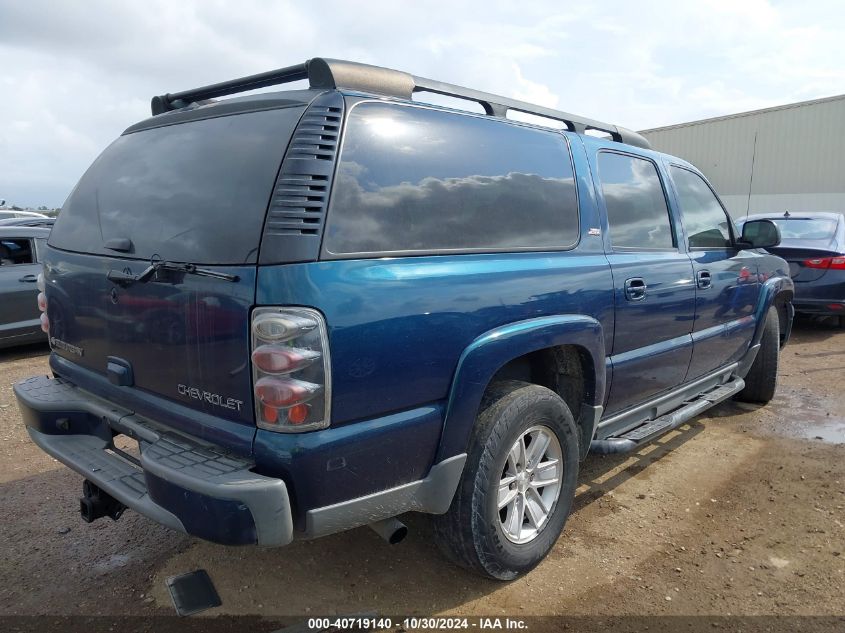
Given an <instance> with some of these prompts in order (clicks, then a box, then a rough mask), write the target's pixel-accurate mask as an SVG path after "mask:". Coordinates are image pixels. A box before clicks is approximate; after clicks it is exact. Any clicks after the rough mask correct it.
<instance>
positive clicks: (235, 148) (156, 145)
mask: <svg viewBox="0 0 845 633" xmlns="http://www.w3.org/2000/svg"><path fill="white" fill-rule="evenodd" d="M294 81H307V82H308V87H307V88H305V89H299V90H290V91H284V92H270V93H265V94H258V95H255V94H253V95H250V96H241V97H234V98H229V99H222V100H221V99H219V97H222V96H226V95H232V94H235V93H238V92H243V91H247V90H252V89H254V88H262V87H266V86H270V85H277V84H283V83H287V82H294ZM418 93H434V94H436V95H441V97H438V98H441V99H442V95H446V96H449V97H451V98H453V99H456V100H458V101H457V103H466V104H467V106H468V109H470V107H474V108H477V109H478V110H480V112H477V113H476V112H470V111H465V110H462V109H455V108H448V107H443V106H438V105H431V104H427V103H421V102H420V101H418V100H415V99H414V97H415V96H417V97H419V96H420V95H419V94H418ZM152 112H153V116H152V117H151V118H149V119H147V120H144V121H141V122H140V123H137V124H135V125H133V126H131V127H130V128H128V129H127V130H126V131H125V132H124V133H123V134H122V135H121V136H120V137H119V138H118V139H117V140H116V141H114V142H113V143H112V144H111V145H110V146H109V147H108V148H107V149H106V150H105V151H104V152H103V154H102V155H101V156H100V157H99V158H98V159H97V160H96V161H95V162H94V164H93V165H92V166H91V167H90V168H89V169H88V171H87V172H86V173H85V175H84V176H83V177H82V179H81V180H80V182H79V184H78V185H77V186H76V188H75V189H74V190H73V192H72V193H71V194H70V196H69V197H68V200H67V201H66V203H65V205H64V208H63V209H62V212H61V214H60V216H59V218H58V221H57V222H56V224H55V226H54V228H53V230H52V233H51V235H50V239H49V242H48V245H47V247H46V248H45V249H44V250H45V252H44V257H43V260H44V272H43V278H41V279H40V280H39V282H40V285H41V292H42V295H41V296H40V297H39V305H40V306H42V307H43V308H45V310H46V311H45V314H44V317H43V323H44V326H45V328H47V329H48V334H49V339H50V343H51V348H52V353H51V355H50V366H51V370H52V374H53V375H52V377H46V376H39V377H34V378H30V379H27V380H24V381H23V382H21V383H19V384H17V385H16V386H15V392H16V395H17V398H18V402H19V404H20V408H21V411H22V414H23V419H24V422H25V424H26V425H27V428H28V431H29V434H30V436H31V438H32V440H33V441H34V442H35V443H36V444H37V445H38V446H40V447H41V448H42V449H43V450H44V451H46V452H47V453H49V454H50V455H52V456H53V457H55V458H56V459H57V460H59V461H61V462H63V463H64V464H66V465H67V466H69V467H70V468H71V469H73V470H75V471H77V472H78V473H80V474H81V475H82V476H83V477H84V478H85V481H84V484H83V496H82V498H81V499H80V510H81V513H82V517H83V518H84V519H85V520H87V521H93V520H95V519H98V518H100V517H104V516H109V517H111V518H112V519H117V518H118V517H119V516H120V515H121V514H122V513H123V512H124V510H125V509H127V508H129V509H132V510H134V511H136V512H140V513H141V514H144V515H146V516H148V517H150V518H152V519H153V520H155V521H158V522H159V523H162V524H164V525H166V526H169V527H171V528H173V529H175V530H179V531H182V532H186V533H188V534H192V535H195V536H197V537H200V538H203V539H208V540H211V541H215V542H218V543H224V544H258V545H262V546H280V545H285V544H287V543H290V542H291V541H292V540H293V539H296V538H313V537H318V536H322V535H326V534H331V533H334V532H337V531H340V530H345V529H349V528H352V527H356V526H361V525H370V526H372V527H373V528H374V529H375V530H376V531H378V532H379V533H380V534H381V535H382V536H384V538H385V539H387V540H388V541H390V542H396V541H398V540H400V539H401V538H402V536H404V533H405V532H406V528H405V527H404V526H403V525H402V524H401V523H400V522H399V521H398V520H397V518H396V517H397V516H398V515H400V514H402V513H405V512H409V511H415V512H422V513H429V514H432V515H435V516H434V518H433V520H434V525H435V530H434V533H435V536H436V539H437V541H438V544H439V546H440V548H441V549H442V551H443V552H444V554H445V555H446V556H447V558H449V559H450V560H452V561H453V562H455V563H457V564H459V565H462V566H464V567H466V568H468V569H471V570H474V571H476V572H478V573H481V574H483V575H487V576H490V577H493V578H498V579H503V580H508V579H512V578H515V577H517V576H518V575H520V574H522V573H525V572H527V571H528V570H530V569H531V568H532V567H534V566H535V565H536V564H537V563H538V562H539V561H540V560H542V559H543V557H544V556H545V555H546V554H547V553H548V551H549V550H550V549H551V547H552V546H553V544H554V543H555V541H556V540H557V538H558V537H559V535H560V532H561V530H562V528H563V525H564V522H565V521H566V518H567V515H568V514H569V512H570V509H571V507H572V500H573V496H574V491H575V487H576V478H577V475H578V467H579V462H580V461H582V460H583V459H584V458H585V457H586V456H587V454H588V453H589V452H594V453H624V452H627V451H634V450H637V449H638V448H639V447H641V446H642V445H643V444H644V443H646V442H649V441H651V440H653V439H654V438H656V437H658V436H660V435H661V434H663V433H666V432H667V431H670V430H672V429H674V428H677V427H678V426H680V425H681V424H683V423H684V422H685V421H687V420H689V419H690V418H692V417H694V416H696V415H698V414H700V413H701V412H703V411H705V410H706V409H708V408H709V407H712V406H713V405H715V404H716V403H718V402H721V401H723V400H725V399H728V398H731V397H737V398H739V399H742V400H746V401H755V402H762V403H765V402H767V401H769V400H770V399H771V398H772V396H773V394H774V391H775V384H776V379H777V367H778V355H779V350H780V348H781V347H782V346H783V345H784V344H785V342H786V341H787V339H788V337H789V331H790V327H791V323H792V316H793V310H792V302H791V301H792V297H793V283H792V281H791V279H790V276H789V270H788V267H787V265H786V263H785V262H784V261H783V260H782V259H780V258H778V257H775V256H773V255H770V254H768V253H767V252H766V251H765V250H763V248H764V247H771V246H776V245H777V243H778V242H779V239H780V238H779V233H778V229H777V227H776V226H775V225H774V224H773V223H772V222H770V221H768V220H760V221H753V222H747V223H746V224H745V225H744V226H743V230H742V233H741V234H738V232H737V229H736V227H735V225H734V224H733V222H732V221H731V220H730V217H729V216H728V214H727V213H726V211H725V209H724V207H723V205H722V204H721V203H720V201H719V199H718V197H717V196H716V195H715V194H714V192H713V190H712V189H711V187H710V185H709V184H708V183H707V181H706V180H705V179H704V177H703V176H702V175H701V173H700V172H699V171H697V170H696V169H695V168H694V167H693V166H692V165H690V164H688V163H686V162H684V161H683V160H680V159H678V158H674V157H672V156H667V155H665V154H661V153H658V152H656V151H653V150H651V149H650V148H649V144H648V142H647V141H646V140H645V139H644V138H643V137H641V136H640V135H638V134H636V133H634V132H631V131H629V130H626V129H624V128H621V127H617V126H615V125H610V124H606V123H602V122H600V121H594V120H591V119H587V118H584V117H579V116H575V115H571V114H568V113H565V112H560V111H557V110H552V109H548V108H543V107H539V106H535V105H531V104H528V103H524V102H520V101H514V100H511V99H507V98H504V97H498V96H495V95H491V94H486V93H482V92H478V91H475V90H471V89H467V88H462V87H459V86H454V85H450V84H445V83H442V82H438V81H434V80H430V79H425V78H422V77H416V76H413V75H410V74H408V73H404V72H399V71H394V70H389V69H385V68H380V67H375V66H367V65H363V64H357V63H352V62H343V61H337V60H330V59H321V58H315V59H312V60H309V61H308V62H306V63H304V64H299V65H296V66H292V67H289V68H283V69H280V70H277V71H272V72H269V73H264V74H261V75H253V76H250V77H245V78H241V79H235V80H232V81H227V82H224V83H221V84H215V85H211V86H205V87H202V88H198V89H195V90H187V91H184V92H180V93H175V94H165V95H162V96H157V97H154V98H153V101H152ZM529 116H530V117H533V119H532V120H533V122H532V123H526V122H524V121H520V120H516V119H519V118H522V119H525V118H526V117H529ZM127 443H128V444H127Z"/></svg>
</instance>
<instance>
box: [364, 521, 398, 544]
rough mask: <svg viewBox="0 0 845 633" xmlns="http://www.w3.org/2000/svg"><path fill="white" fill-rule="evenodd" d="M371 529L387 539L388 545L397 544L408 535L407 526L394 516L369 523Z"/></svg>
mask: <svg viewBox="0 0 845 633" xmlns="http://www.w3.org/2000/svg"><path fill="white" fill-rule="evenodd" d="M369 525H370V529H372V530H373V531H374V532H375V533H376V534H378V535H379V536H380V537H381V538H383V539H384V540H385V541H387V542H388V543H389V544H390V545H397V544H398V543H401V542H402V541H403V540H405V537H406V536H408V526H406V525H405V524H404V523H402V522H401V521H399V520H398V519H396V518H390V519H382V520H381V521H376V522H375V523H370V524H369Z"/></svg>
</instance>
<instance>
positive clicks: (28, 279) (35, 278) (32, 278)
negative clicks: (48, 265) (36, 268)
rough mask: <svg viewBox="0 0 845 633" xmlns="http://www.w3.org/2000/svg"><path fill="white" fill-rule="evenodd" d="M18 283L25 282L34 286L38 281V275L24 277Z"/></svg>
mask: <svg viewBox="0 0 845 633" xmlns="http://www.w3.org/2000/svg"><path fill="white" fill-rule="evenodd" d="M18 281H25V282H27V283H31V284H34V283H35V282H36V281H38V275H24V276H23V277H21V278H20V279H18Z"/></svg>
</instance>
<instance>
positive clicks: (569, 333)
mask: <svg viewBox="0 0 845 633" xmlns="http://www.w3.org/2000/svg"><path fill="white" fill-rule="evenodd" d="M558 345H575V346H577V347H581V348H583V349H584V350H585V352H586V353H587V354H588V355H589V356H590V357H591V359H592V362H593V370H594V372H595V375H594V376H593V380H594V385H595V389H594V390H593V392H592V393H590V394H587V399H588V402H586V403H585V404H586V405H588V406H593V407H600V405H601V404H602V403H603V402H604V392H605V350H604V333H603V331H602V327H601V324H600V323H599V322H598V321H597V320H596V319H594V318H592V317H589V316H584V315H558V316H545V317H538V318H535V319H528V320H525V321H517V322H515V323H509V324H507V325H502V326H500V327H498V328H495V329H493V330H490V331H488V332H485V333H484V334H482V335H480V336H478V337H477V338H476V339H475V340H473V341H472V343H470V344H469V345H468V346H467V347H466V348H465V349H464V351H463V353H462V354H461V357H460V359H459V360H458V365H457V368H456V370H455V376H454V378H453V380H452V388H451V390H450V392H449V400H448V403H447V405H446V414H445V417H444V425H443V434H442V436H441V438H440V446H439V448H438V451H437V458H436V459H435V463H437V462H441V461H443V460H444V459H448V458H449V457H452V456H454V455H459V454H461V453H464V452H466V449H467V444H468V443H469V437H470V433H471V431H472V427H473V425H474V424H475V418H476V416H477V415H478V408H479V406H480V405H481V399H482V397H483V395H484V391H485V390H486V388H487V385H488V384H489V383H490V379H491V378H493V376H494V375H495V373H496V372H497V371H498V370H499V369H500V368H502V367H503V366H504V365H505V364H506V363H508V362H509V361H511V360H513V359H515V358H519V357H520V356H523V355H525V354H528V353H530V352H536V351H538V350H541V349H546V348H550V347H556V346H558ZM580 413H581V412H580V411H573V415H575V416H576V419H577V417H578V416H579V415H580Z"/></svg>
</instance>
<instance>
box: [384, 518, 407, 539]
mask: <svg viewBox="0 0 845 633" xmlns="http://www.w3.org/2000/svg"><path fill="white" fill-rule="evenodd" d="M397 523H398V521H397ZM406 536H408V526H407V525H403V524H400V527H398V528H396V529H395V530H394V531H393V534H391V535H390V538H389V539H387V542H388V543H390V544H391V545H398V544H399V543H401V542H402V541H404V540H405V537H406Z"/></svg>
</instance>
